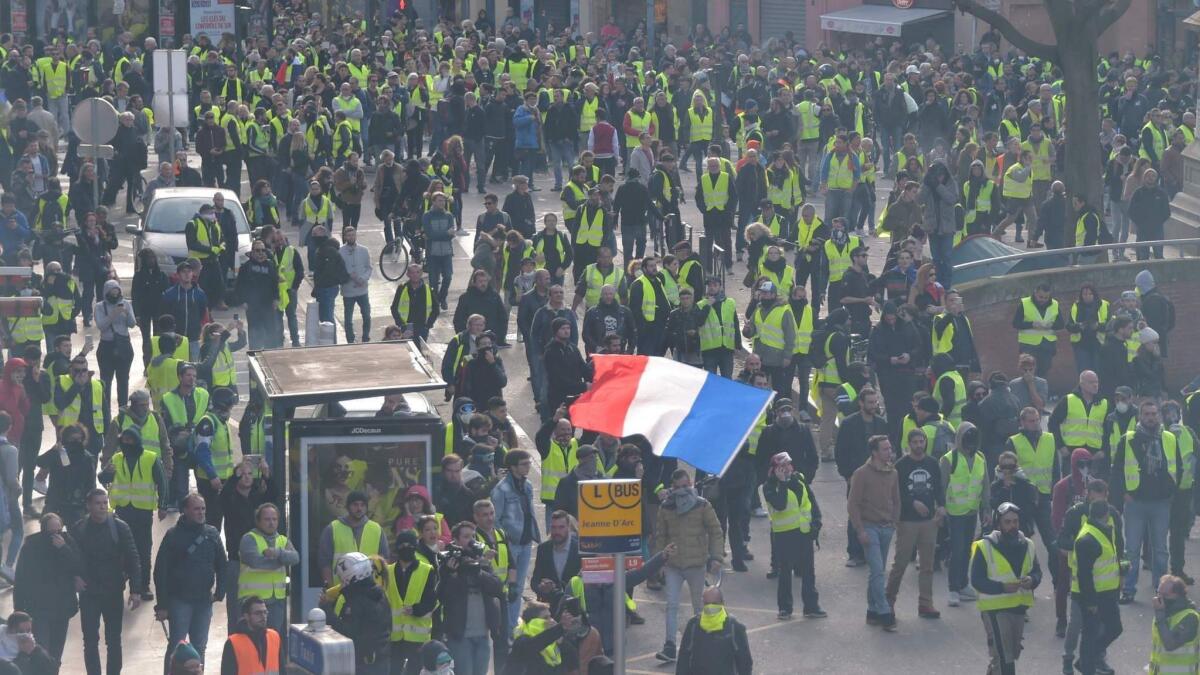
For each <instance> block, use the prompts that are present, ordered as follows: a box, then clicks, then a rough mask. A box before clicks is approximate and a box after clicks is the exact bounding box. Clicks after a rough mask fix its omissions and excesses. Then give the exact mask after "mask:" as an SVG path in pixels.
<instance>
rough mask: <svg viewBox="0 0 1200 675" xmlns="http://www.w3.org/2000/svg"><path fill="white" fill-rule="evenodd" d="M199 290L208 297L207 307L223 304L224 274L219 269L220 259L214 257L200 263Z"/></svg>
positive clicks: (211, 256)
mask: <svg viewBox="0 0 1200 675" xmlns="http://www.w3.org/2000/svg"><path fill="white" fill-rule="evenodd" d="M200 288H202V289H203V290H204V294H205V295H207V296H208V306H209V307H214V306H216V305H219V304H222V303H224V302H225V272H224V271H222V269H221V261H220V259H219V258H217V256H215V255H210V256H208V257H207V258H204V259H203V260H201V261H200Z"/></svg>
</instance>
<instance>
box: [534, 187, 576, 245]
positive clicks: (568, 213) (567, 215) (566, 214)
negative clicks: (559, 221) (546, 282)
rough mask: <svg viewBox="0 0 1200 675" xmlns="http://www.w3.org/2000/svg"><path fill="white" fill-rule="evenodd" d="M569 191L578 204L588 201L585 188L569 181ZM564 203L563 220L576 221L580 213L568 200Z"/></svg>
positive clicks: (563, 201)
mask: <svg viewBox="0 0 1200 675" xmlns="http://www.w3.org/2000/svg"><path fill="white" fill-rule="evenodd" d="M567 190H570V191H571V193H572V195H571V196H572V197H574V198H575V200H576V202H582V201H585V200H587V192H586V191H584V189H583V188H581V187H579V186H578V185H576V184H575V181H568V182H567ZM562 203H563V209H562V211H563V220H572V219H574V218H575V215H576V214H577V213H578V211H576V210H575V209H573V208H571V205H570V204H568V203H567V200H565V199H563V200H562ZM580 207H581V208H582V204H580ZM540 252H541V251H540V250H539V253H540ZM559 254H560V256H561V254H562V252H561V251H559Z"/></svg>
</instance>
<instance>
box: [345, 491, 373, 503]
mask: <svg viewBox="0 0 1200 675" xmlns="http://www.w3.org/2000/svg"><path fill="white" fill-rule="evenodd" d="M354 502H362V503H364V504H366V503H368V500H367V493H365V492H363V491H362V490H351V491H350V494H348V495H346V506H350V505H351V504H353V503H354Z"/></svg>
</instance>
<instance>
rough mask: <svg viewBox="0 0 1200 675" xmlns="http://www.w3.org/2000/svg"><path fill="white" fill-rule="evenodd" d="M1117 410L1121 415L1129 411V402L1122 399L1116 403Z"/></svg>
mask: <svg viewBox="0 0 1200 675" xmlns="http://www.w3.org/2000/svg"><path fill="white" fill-rule="evenodd" d="M1117 412H1119V413H1121V414H1122V415H1124V414H1125V413H1127V412H1129V404H1128V403H1126V402H1124V401H1121V402H1119V403H1117Z"/></svg>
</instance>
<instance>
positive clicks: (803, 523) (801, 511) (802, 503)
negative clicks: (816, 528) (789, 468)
mask: <svg viewBox="0 0 1200 675" xmlns="http://www.w3.org/2000/svg"><path fill="white" fill-rule="evenodd" d="M767 515H768V516H770V518H771V531H772V532H791V531H792V530H797V529H798V530H800V531H801V532H803V533H804V534H808V533H809V531H811V530H812V500H810V499H809V497H808V488H807V487H806V488H804V499H803V500H798V499H796V493H795V491H793V490H791V489H789V490H788V491H787V508H785V509H784V510H782V511H776V510H775V507H773V506H771V503H770V502H767Z"/></svg>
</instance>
